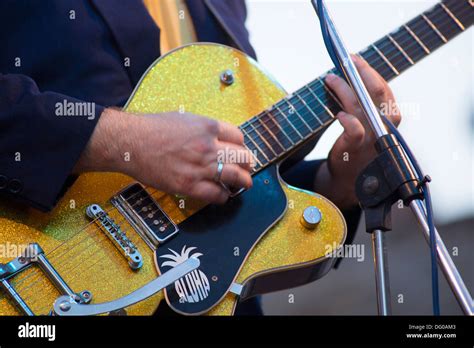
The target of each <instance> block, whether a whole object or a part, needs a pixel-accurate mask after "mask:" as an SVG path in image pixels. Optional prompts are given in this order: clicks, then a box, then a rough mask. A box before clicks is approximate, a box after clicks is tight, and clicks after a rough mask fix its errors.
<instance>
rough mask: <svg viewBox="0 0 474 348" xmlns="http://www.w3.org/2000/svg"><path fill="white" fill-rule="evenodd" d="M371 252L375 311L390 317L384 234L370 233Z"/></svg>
mask: <svg viewBox="0 0 474 348" xmlns="http://www.w3.org/2000/svg"><path fill="white" fill-rule="evenodd" d="M372 250H373V256H374V269H375V289H376V292H377V310H378V313H379V315H391V314H392V306H391V302H390V281H389V279H388V263H387V248H386V247H385V234H384V232H382V231H380V230H375V231H374V232H373V233H372Z"/></svg>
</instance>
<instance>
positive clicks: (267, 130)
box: [250, 117, 286, 156]
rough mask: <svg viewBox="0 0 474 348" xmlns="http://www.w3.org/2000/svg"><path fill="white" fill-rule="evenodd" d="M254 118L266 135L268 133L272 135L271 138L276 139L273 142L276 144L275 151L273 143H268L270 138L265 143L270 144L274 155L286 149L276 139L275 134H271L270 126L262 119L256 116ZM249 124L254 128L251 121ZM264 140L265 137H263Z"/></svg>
mask: <svg viewBox="0 0 474 348" xmlns="http://www.w3.org/2000/svg"><path fill="white" fill-rule="evenodd" d="M255 120H257V121H258V122H259V124H261V125H262V126H263V127H264V128H265V130H266V132H267V134H268V135H270V136H271V137H272V139H274V140H275V141H276V143H274V145H278V147H279V148H278V149H276V150H277V151H278V152H277V151H275V148H274V145H271V144H270V140H268V141H267V145H268V146H271V150H272V151H273V153H274V154H275V156H278V155H279V154H281V153H282V152H283V151H285V150H286V148H285V146H283V145H282V144H281V143H280V141H279V140H278V138H277V137H276V136H275V134H273V132H272V131H271V129H270V128H268V126H267V125H266V124H265V123H264V122H263V121H262V119H261V118H260V117H256V118H255ZM250 125H251V126H252V127H253V128H255V125H254V124H253V122H250ZM264 140H265V139H264Z"/></svg>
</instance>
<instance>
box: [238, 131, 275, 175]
mask: <svg viewBox="0 0 474 348" xmlns="http://www.w3.org/2000/svg"><path fill="white" fill-rule="evenodd" d="M247 125H248V124H247ZM240 130H241V131H242V133H244V139H245V138H247V139H249V140H250V141H251V143H252V144H253V145H255V147H254V149H253V150H254V151H255V153H256V154H257V157H256V160H257V162H258V163H259V164H260V166H262V167H263V166H264V165H265V164H267V163H268V162H270V160H269V159H268V157H267V155H266V154H265V153H264V152H263V150H262V149H261V148H260V146H258V144H257V142H256V141H255V140H254V139H253V138H252V137H251V136H250V134H249V133H247V132H246V131H245V127H241V128H240ZM259 155H260V156H262V157H263V158H261V157H259Z"/></svg>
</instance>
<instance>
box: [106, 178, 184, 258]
mask: <svg viewBox="0 0 474 348" xmlns="http://www.w3.org/2000/svg"><path fill="white" fill-rule="evenodd" d="M111 203H112V204H113V205H114V206H115V207H116V208H117V209H118V210H119V211H120V212H121V213H122V214H123V215H124V216H125V218H126V219H127V221H128V222H129V223H130V224H131V225H132V226H133V227H134V228H135V229H136V230H137V232H138V233H139V234H140V235H141V236H142V238H143V239H144V240H145V242H146V243H147V244H148V246H149V247H150V248H152V249H156V248H157V247H158V245H159V244H162V243H164V242H165V241H167V240H168V239H170V238H171V237H173V236H174V235H175V234H176V233H178V227H177V226H176V225H175V224H174V223H173V221H171V219H170V218H169V217H168V215H166V213H165V212H164V211H163V210H162V209H161V208H160V206H159V205H158V203H157V202H156V201H155V200H154V199H153V197H152V196H151V195H150V194H149V193H148V192H147V191H146V190H145V189H144V188H143V186H142V185H140V184H138V183H135V184H132V185H130V186H128V187H127V188H125V189H124V190H123V191H121V192H119V193H118V194H117V195H116V196H114V197H113V198H112V199H111Z"/></svg>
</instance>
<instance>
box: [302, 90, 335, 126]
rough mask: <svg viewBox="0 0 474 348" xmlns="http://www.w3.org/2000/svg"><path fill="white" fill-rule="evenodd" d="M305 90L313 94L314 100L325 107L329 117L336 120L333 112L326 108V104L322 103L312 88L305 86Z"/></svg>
mask: <svg viewBox="0 0 474 348" xmlns="http://www.w3.org/2000/svg"><path fill="white" fill-rule="evenodd" d="M303 88H306V89H307V90H308V91H309V93H311V94H312V95H313V97H314V99H316V100H317V101H318V103H319V104H321V105H322V106H323V108H324V110H326V112H327V113H328V115H329V116H331V117H332V118H335V116H334V114H333V113H332V111H331V110H330V109H329V108H328V107H327V106H326V104H325V103H323V102H322V100H321V99H320V98H319V97H318V96H317V95H316V93H314V92H313V90H312V89H311V87H309V86H308V85H305V86H304V87H303ZM321 124H322V123H321Z"/></svg>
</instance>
